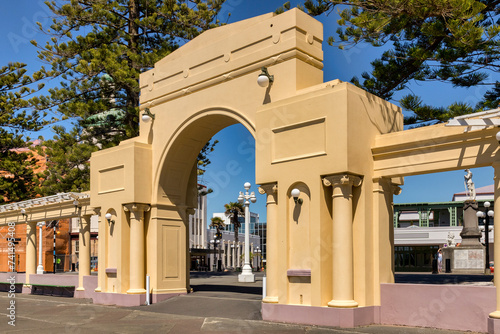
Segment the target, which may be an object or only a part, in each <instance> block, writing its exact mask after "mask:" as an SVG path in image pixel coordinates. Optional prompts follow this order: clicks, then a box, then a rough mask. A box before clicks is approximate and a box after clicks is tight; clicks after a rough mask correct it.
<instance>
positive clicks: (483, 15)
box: [280, 0, 500, 125]
mask: <svg viewBox="0 0 500 334" xmlns="http://www.w3.org/2000/svg"><path fill="white" fill-rule="evenodd" d="M284 7H285V8H284V9H286V8H287V7H289V3H287V4H285V6H284ZM336 7H337V8H336ZM284 9H283V8H282V9H280V10H284ZM304 9H305V10H306V11H307V12H309V14H311V15H313V16H314V15H320V14H323V13H327V14H330V13H331V12H333V11H334V10H338V11H339V14H340V19H339V20H338V23H339V25H340V28H339V29H338V31H337V35H338V40H337V41H336V40H335V38H334V37H330V38H329V40H328V42H329V44H331V45H333V44H336V45H338V46H339V47H341V48H344V47H352V46H353V45H355V44H357V43H361V42H365V43H370V44H371V45H373V46H382V45H385V46H390V48H389V50H387V51H385V52H384V53H383V54H382V56H381V57H380V58H379V59H376V60H374V61H373V62H372V63H371V65H372V71H371V73H366V72H365V73H363V74H362V75H361V79H359V78H353V79H352V82H353V83H354V84H356V85H358V86H360V87H362V88H364V89H366V90H367V91H369V92H371V93H373V94H375V95H377V96H379V97H381V98H384V99H386V100H390V99H392V97H393V95H394V93H395V92H397V91H400V90H403V89H406V88H407V87H408V84H409V83H410V82H411V81H417V82H424V81H443V82H449V83H451V84H452V85H454V86H456V87H474V86H478V85H487V86H489V87H490V88H491V89H490V90H489V91H488V92H487V93H486V94H485V95H484V97H483V99H482V101H480V102H479V103H478V104H477V105H476V106H470V105H467V104H465V103H454V104H452V105H450V106H448V107H435V106H429V105H426V104H425V103H424V102H423V100H422V99H421V98H420V97H417V96H414V95H407V96H405V97H404V98H403V99H402V100H401V101H400V104H401V106H402V107H403V108H404V109H407V110H410V111H413V113H414V116H409V117H406V118H405V123H406V124H417V125H418V124H422V123H426V122H430V123H437V122H444V121H446V120H448V119H449V118H452V117H455V116H459V115H463V114H468V113H471V112H475V111H481V110H483V109H490V108H496V107H498V104H499V103H500V82H499V81H498V80H496V79H494V78H495V77H497V78H498V73H499V72H500V53H499V42H500V40H499V32H500V26H499V19H500V16H499V15H498V13H499V11H500V2H498V1H493V0H483V1H477V0H433V1H430V0H410V1H408V0H349V1H330V0H307V1H305V2H304Z"/></svg>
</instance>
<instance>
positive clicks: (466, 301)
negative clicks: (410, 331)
mask: <svg viewBox="0 0 500 334" xmlns="http://www.w3.org/2000/svg"><path fill="white" fill-rule="evenodd" d="M495 296H496V288H495V287H493V286H467V285H431V284H382V285H381V304H382V306H381V311H380V315H381V323H382V324H387V325H404V326H412V327H432V328H440V329H450V330H461V331H474V332H487V331H488V327H489V323H490V321H489V313H491V312H492V311H494V310H495V309H496V298H495ZM492 326H493V327H494V326H499V325H498V324H497V322H496V321H494V324H492ZM495 333H500V331H495Z"/></svg>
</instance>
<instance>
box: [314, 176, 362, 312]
mask: <svg viewBox="0 0 500 334" xmlns="http://www.w3.org/2000/svg"><path fill="white" fill-rule="evenodd" d="M323 184H324V185H325V186H327V187H329V186H331V187H333V193H332V201H333V202H332V203H333V207H332V211H333V214H332V216H333V217H332V220H333V222H332V223H333V224H332V226H333V231H332V234H333V239H332V241H333V242H332V244H333V254H332V264H333V289H332V291H333V299H332V300H331V301H330V302H328V306H330V307H343V308H347V307H357V306H358V303H357V302H356V301H354V272H353V270H354V264H353V229H352V219H353V215H352V187H358V186H360V185H361V178H360V177H358V176H354V175H348V174H343V175H332V176H327V177H325V178H324V179H323Z"/></svg>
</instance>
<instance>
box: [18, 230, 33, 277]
mask: <svg viewBox="0 0 500 334" xmlns="http://www.w3.org/2000/svg"><path fill="white" fill-rule="evenodd" d="M16 265H17V264H16ZM34 274H36V222H28V223H26V284H29V275H34Z"/></svg>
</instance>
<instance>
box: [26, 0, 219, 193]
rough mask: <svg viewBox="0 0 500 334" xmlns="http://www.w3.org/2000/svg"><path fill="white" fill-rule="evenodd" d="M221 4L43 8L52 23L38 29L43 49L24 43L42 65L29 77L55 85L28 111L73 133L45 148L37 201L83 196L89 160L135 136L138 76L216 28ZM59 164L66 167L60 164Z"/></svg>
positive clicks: (212, 0) (182, 1) (132, 0)
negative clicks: (69, 123)
mask: <svg viewBox="0 0 500 334" xmlns="http://www.w3.org/2000/svg"><path fill="white" fill-rule="evenodd" d="M223 3H224V0H204V1H202V0H190V1H187V0H177V1H160V0H121V1H112V0H85V1H79V0H65V1H49V2H47V5H48V7H49V8H50V10H51V11H52V12H53V13H54V16H53V19H52V23H51V25H50V26H48V27H44V26H42V25H41V24H38V25H39V28H40V29H41V30H42V31H44V32H45V33H46V34H48V35H49V36H51V39H50V40H49V41H48V42H47V43H46V44H45V45H39V44H38V43H37V42H36V41H32V44H33V45H35V46H37V47H38V48H39V52H38V57H39V58H40V59H41V60H42V61H43V62H45V63H47V64H48V66H47V68H42V69H40V71H38V72H36V73H35V76H36V77H37V78H46V79H51V80H52V81H54V82H55V83H56V85H55V87H53V88H50V89H48V90H47V94H45V95H42V96H36V97H33V98H32V99H31V100H30V103H31V105H32V107H33V108H34V109H35V110H36V111H51V112H54V113H56V114H58V115H60V119H73V120H74V124H75V126H76V128H75V129H72V130H69V132H67V133H66V131H65V130H64V129H63V128H55V129H54V131H55V132H56V134H57V136H56V138H55V139H54V140H52V141H50V142H49V143H47V146H48V148H47V150H46V151H45V154H46V155H47V156H48V157H49V159H50V162H51V163H50V164H49V170H48V171H47V173H46V175H45V177H46V179H45V181H44V183H43V187H45V188H44V189H42V190H41V192H42V193H43V194H50V193H51V192H53V191H73V190H76V189H80V190H85V189H88V187H89V173H88V159H89V155H90V153H91V152H92V151H94V150H97V149H100V148H106V147H110V146H113V145H116V144H118V143H119V142H120V141H121V140H124V139H127V138H131V137H135V136H137V135H138V133H139V93H140V88H139V74H140V73H141V72H143V71H145V70H148V69H150V68H152V67H153V66H154V63H155V62H157V61H159V60H160V59H162V58H164V57H165V56H167V55H168V54H170V53H171V52H172V51H174V50H175V49H177V48H178V47H179V46H180V45H182V43H184V42H185V41H188V40H190V39H192V38H194V37H196V36H198V35H199V34H200V33H201V32H203V31H205V30H207V29H210V28H213V27H216V26H218V25H220V23H219V22H218V20H217V18H216V17H217V14H218V12H219V10H220V8H221V5H222V4H223ZM76 135H79V136H80V137H81V140H79V141H77V140H71V138H70V136H76ZM84 137H85V138H84ZM56 140H58V141H60V143H56ZM90 146H94V147H93V148H91V147H90ZM212 149H213V146H212ZM79 154H81V156H78V155H79ZM65 163H66V164H68V166H64V165H60V164H65ZM83 165H85V167H82V166H83ZM75 166H77V167H75ZM78 166H79V167H78ZM205 166H206V165H203V164H202V166H201V168H203V167H205ZM80 168H83V169H80Z"/></svg>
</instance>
